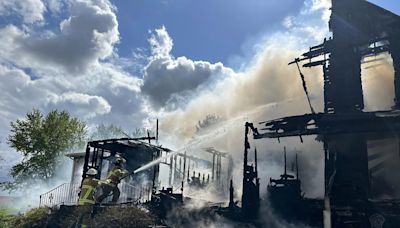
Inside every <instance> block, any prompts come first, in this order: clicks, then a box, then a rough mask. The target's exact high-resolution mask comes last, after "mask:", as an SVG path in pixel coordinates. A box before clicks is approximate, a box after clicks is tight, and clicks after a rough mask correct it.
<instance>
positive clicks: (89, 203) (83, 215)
mask: <svg viewBox="0 0 400 228" xmlns="http://www.w3.org/2000/svg"><path fill="white" fill-rule="evenodd" d="M96 175H97V170H96V169H94V168H90V169H89V170H88V171H87V172H86V178H85V179H83V181H82V188H81V193H80V195H79V201H78V205H79V209H80V216H79V217H78V222H77V226H76V227H81V228H83V227H92V225H89V224H91V221H92V220H91V215H92V211H93V206H94V204H95V203H96V201H95V200H94V193H95V191H96V188H97V186H98V185H99V180H98V179H96V178H95V176H96Z"/></svg>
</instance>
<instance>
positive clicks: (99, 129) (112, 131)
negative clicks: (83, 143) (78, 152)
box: [89, 124, 127, 140]
mask: <svg viewBox="0 0 400 228" xmlns="http://www.w3.org/2000/svg"><path fill="white" fill-rule="evenodd" d="M123 137H127V136H126V135H125V133H124V130H122V128H121V127H119V126H115V125H114V124H100V125H97V126H96V129H95V130H94V131H93V133H92V135H91V136H90V138H89V140H103V139H112V138H123Z"/></svg>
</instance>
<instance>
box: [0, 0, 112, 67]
mask: <svg viewBox="0 0 400 228" xmlns="http://www.w3.org/2000/svg"><path fill="white" fill-rule="evenodd" d="M70 13H71V15H70V17H69V18H68V19H66V20H64V21H62V22H61V24H60V31H56V32H50V33H47V34H48V35H47V36H44V37H43V36H40V35H38V34H35V33H32V32H30V31H29V30H23V29H20V28H17V27H16V26H13V25H8V26H6V27H4V28H3V29H2V31H1V35H0V40H1V41H3V45H2V46H3V47H4V48H2V49H1V51H2V54H3V55H2V58H4V59H6V60H8V61H15V59H18V61H15V62H16V64H17V65H18V66H21V67H31V68H36V69H42V70H43V71H48V70H49V69H51V70H54V69H57V71H60V70H64V71H66V72H67V73H70V74H75V75H76V74H82V72H84V71H85V70H87V69H88V67H89V66H90V65H94V64H98V63H99V60H104V59H105V58H107V57H109V56H111V55H112V53H113V48H114V47H113V45H114V44H115V43H117V42H118V41H119V32H118V21H117V18H116V15H115V12H114V8H113V6H112V5H111V4H110V3H109V2H108V1H105V0H104V1H81V0H80V1H74V2H73V3H71V8H70Z"/></svg>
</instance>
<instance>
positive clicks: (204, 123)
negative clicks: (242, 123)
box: [196, 114, 222, 132]
mask: <svg viewBox="0 0 400 228" xmlns="http://www.w3.org/2000/svg"><path fill="white" fill-rule="evenodd" d="M221 120H222V119H221V117H219V116H217V115H214V114H208V115H207V116H206V117H205V118H204V119H203V120H199V122H198V123H197V125H196V132H200V131H202V130H204V129H207V128H209V127H211V126H213V125H215V124H217V123H219V122H221Z"/></svg>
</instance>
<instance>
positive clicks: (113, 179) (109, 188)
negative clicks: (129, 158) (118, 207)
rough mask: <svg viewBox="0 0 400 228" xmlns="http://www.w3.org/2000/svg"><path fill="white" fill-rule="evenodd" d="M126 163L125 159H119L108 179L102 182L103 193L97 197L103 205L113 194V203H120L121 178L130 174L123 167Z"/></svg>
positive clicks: (100, 186)
mask: <svg viewBox="0 0 400 228" xmlns="http://www.w3.org/2000/svg"><path fill="white" fill-rule="evenodd" d="M125 162H126V160H125V159H124V158H121V157H117V159H116V160H115V162H114V167H113V168H112V169H111V171H110V172H109V173H108V176H107V179H106V180H105V181H102V182H101V183H100V185H99V188H101V190H102V193H101V194H100V195H99V196H98V197H97V199H96V201H97V202H98V203H101V202H102V201H103V200H104V199H105V198H107V197H108V196H109V195H110V193H111V192H112V196H113V197H112V202H113V203H116V202H117V201H118V198H119V195H120V191H119V189H118V184H119V182H121V178H122V177H123V176H125V175H127V174H128V171H126V170H125V169H124V168H122V165H123V164H124V163H125Z"/></svg>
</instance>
